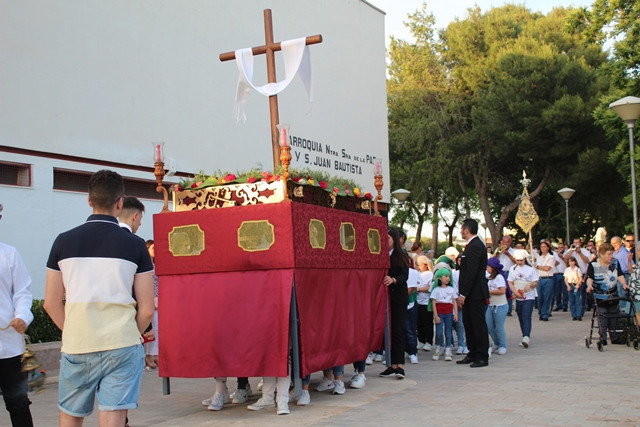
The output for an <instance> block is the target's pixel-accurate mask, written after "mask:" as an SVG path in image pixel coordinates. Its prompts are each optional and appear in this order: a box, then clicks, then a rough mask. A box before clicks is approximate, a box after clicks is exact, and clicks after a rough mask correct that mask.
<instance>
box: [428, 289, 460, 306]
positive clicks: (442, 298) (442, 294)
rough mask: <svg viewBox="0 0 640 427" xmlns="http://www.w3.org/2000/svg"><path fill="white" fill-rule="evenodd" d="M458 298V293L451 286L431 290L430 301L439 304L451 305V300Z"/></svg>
mask: <svg viewBox="0 0 640 427" xmlns="http://www.w3.org/2000/svg"><path fill="white" fill-rule="evenodd" d="M456 298H458V293H457V292H456V290H455V289H453V288H452V287H451V286H445V287H442V286H438V287H437V288H435V289H433V290H431V299H432V300H435V301H436V303H440V304H453V300H454V299H456Z"/></svg>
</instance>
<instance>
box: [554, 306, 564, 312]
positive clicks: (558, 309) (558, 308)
mask: <svg viewBox="0 0 640 427" xmlns="http://www.w3.org/2000/svg"><path fill="white" fill-rule="evenodd" d="M560 310H562V308H560V307H556V308H554V309H553V311H560Z"/></svg>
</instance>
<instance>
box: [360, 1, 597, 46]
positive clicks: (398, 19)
mask: <svg viewBox="0 0 640 427" xmlns="http://www.w3.org/2000/svg"><path fill="white" fill-rule="evenodd" d="M367 1H368V2H369V3H371V4H372V5H374V6H375V7H377V8H378V9H381V10H383V11H384V12H385V13H386V16H385V33H386V40H387V45H388V44H389V36H391V35H392V36H394V37H396V38H400V39H403V40H410V34H409V31H408V30H407V28H406V27H405V26H404V24H403V22H404V21H406V20H407V15H408V14H409V13H413V12H415V11H416V10H418V9H420V8H421V7H422V3H423V2H424V0H367ZM593 1H594V0H589V1H586V0H524V1H523V0H514V1H512V2H505V1H504V0H430V1H426V3H427V10H428V11H429V12H431V13H433V15H434V16H435V18H436V27H437V28H445V27H446V26H447V25H448V24H449V23H450V22H451V21H453V20H454V19H455V18H460V19H464V18H465V16H466V13H467V9H468V8H470V7H473V6H475V5H478V6H479V7H480V9H481V10H482V12H486V11H487V10H489V9H491V8H492V7H500V6H502V5H504V4H505V3H515V4H524V5H525V7H527V8H528V9H530V10H532V11H535V12H542V13H545V14H546V13H547V12H549V11H550V10H551V9H553V8H554V7H557V6H563V7H569V6H574V7H581V6H590V5H591V4H592V3H593Z"/></svg>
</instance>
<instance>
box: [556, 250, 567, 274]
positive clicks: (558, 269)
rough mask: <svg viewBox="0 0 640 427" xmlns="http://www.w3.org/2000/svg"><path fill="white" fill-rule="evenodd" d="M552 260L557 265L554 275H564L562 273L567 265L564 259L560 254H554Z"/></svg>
mask: <svg viewBox="0 0 640 427" xmlns="http://www.w3.org/2000/svg"><path fill="white" fill-rule="evenodd" d="M553 258H554V259H555V260H556V262H557V263H558V264H556V273H564V271H565V270H566V269H567V264H566V263H565V262H564V258H563V256H562V254H559V253H558V252H554V253H553Z"/></svg>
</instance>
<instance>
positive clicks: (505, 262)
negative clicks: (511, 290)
mask: <svg viewBox="0 0 640 427" xmlns="http://www.w3.org/2000/svg"><path fill="white" fill-rule="evenodd" d="M507 252H509V254H510V255H511V256H513V254H514V253H515V249H513V248H509V249H508V250H507ZM498 259H499V260H500V264H502V270H503V271H509V269H510V268H511V267H513V266H514V265H515V264H514V263H513V261H511V258H509V257H508V256H507V254H505V253H504V252H500V254H499V255H498Z"/></svg>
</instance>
